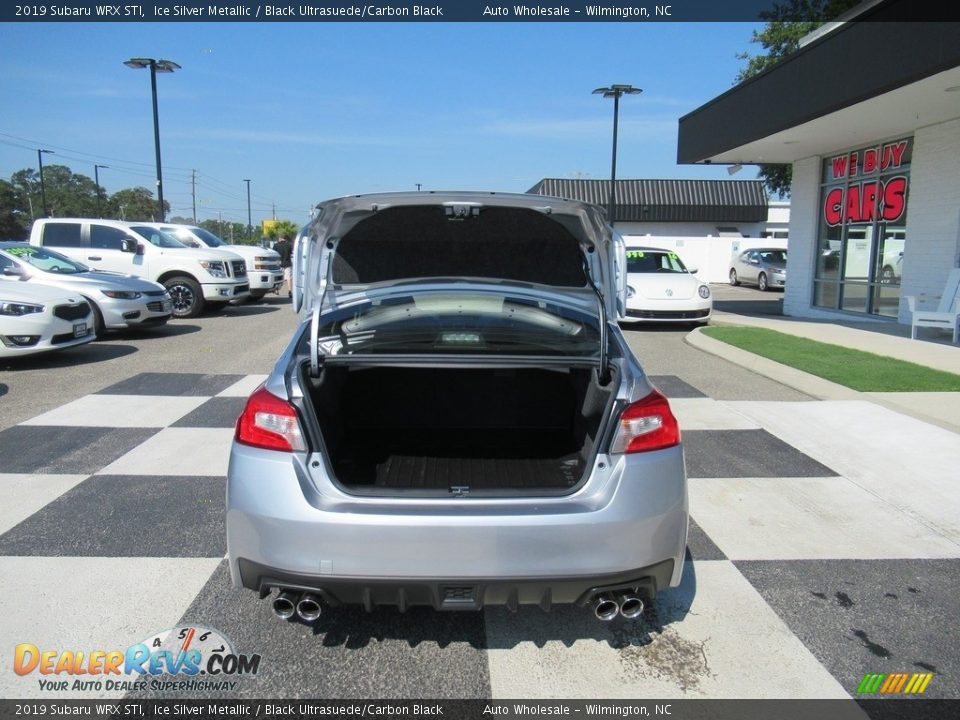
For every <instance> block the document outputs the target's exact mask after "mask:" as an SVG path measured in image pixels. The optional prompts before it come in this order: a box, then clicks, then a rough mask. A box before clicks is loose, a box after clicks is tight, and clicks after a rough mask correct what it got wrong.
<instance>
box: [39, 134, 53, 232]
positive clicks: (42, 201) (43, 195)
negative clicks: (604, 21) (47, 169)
mask: <svg viewBox="0 0 960 720" xmlns="http://www.w3.org/2000/svg"><path fill="white" fill-rule="evenodd" d="M44 153H49V154H50V155H54V154H55V153H54V152H53V150H40V149H39V148H37V164H38V165H39V166H40V204H41V205H42V207H41V208H40V212H42V213H43V214H44V216H45V217H50V213H49V212H48V211H47V189H46V188H45V187H44V186H43V156H44Z"/></svg>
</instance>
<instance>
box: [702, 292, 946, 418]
mask: <svg viewBox="0 0 960 720" xmlns="http://www.w3.org/2000/svg"><path fill="white" fill-rule="evenodd" d="M712 322H713V324H714V325H743V326H749V327H762V328H768V329H770V330H776V331H778V332H782V333H786V334H789V335H796V336H798V337H803V338H807V339H809V340H817V341H819V342H824V343H829V344H831V345H840V346H842V347H847V348H852V349H854V350H862V351H864V352H870V353H874V354H876V355H882V356H884V357H890V358H896V359H898V360H904V361H906V362H912V363H916V364H918V365H924V366H926V367H930V368H933V369H935V370H943V371H945V372H951V373H955V374H958V375H960V347H958V346H955V345H946V344H941V343H936V342H926V341H923V340H912V339H910V338H909V337H900V336H899V335H897V334H892V333H890V329H891V328H889V327H879V326H878V327H877V329H876V330H875V331H874V330H870V329H864V325H863V324H859V325H860V327H850V326H847V325H841V324H838V323H833V322H816V321H807V320H800V319H795V318H789V317H776V316H770V315H763V316H755V315H741V314H736V313H731V312H722V311H715V312H714V314H713V319H712ZM909 330H910V329H909V327H908V328H906V333H907V334H909ZM687 342H689V343H690V344H691V345H693V346H694V347H697V348H699V349H701V350H704V351H705V352H709V353H711V354H713V355H718V356H720V357H723V358H725V359H727V360H729V361H730V362H733V363H736V364H737V365H741V366H743V367H746V368H748V369H749V370H752V371H754V372H756V373H759V374H760V375H764V376H766V377H769V378H771V379H773V380H776V381H778V382H780V383H783V384H784V385H787V386H789V387H793V388H795V389H797V390H800V391H801V392H804V393H806V394H808V395H811V396H813V397H816V398H819V399H821V400H869V401H871V402H874V403H876V404H878V405H883V406H884V407H888V408H890V409H891V410H896V411H897V412H901V413H904V414H907V415H910V416H912V417H915V418H917V419H919V420H924V421H926V422H930V423H932V424H934V425H937V426H939V427H942V428H945V429H947V430H952V431H953V432H957V433H960V393H957V392H930V393H920V392H905V393H861V392H858V391H856V390H852V389H850V388H848V387H845V386H843V385H838V384H836V383H833V382H830V381H829V380H824V379H822V378H819V377H816V376H815V375H810V374H808V373H805V372H803V371H801V370H797V369H795V368H792V367H788V366H786V365H782V364H781V363H778V362H775V361H773V360H768V359H767V358H764V357H760V356H759V355H754V354H753V353H751V352H747V351H745V350H741V349H740V348H737V347H734V346H732V345H728V344H727V343H725V342H721V341H719V340H715V339H713V338H711V337H708V336H706V335H704V334H703V333H701V332H700V330H699V329H697V330H694V331H693V332H692V333H690V334H689V335H688V336H687Z"/></svg>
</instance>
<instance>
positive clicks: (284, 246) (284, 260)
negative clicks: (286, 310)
mask: <svg viewBox="0 0 960 720" xmlns="http://www.w3.org/2000/svg"><path fill="white" fill-rule="evenodd" d="M273 249H274V250H276V251H277V252H278V253H280V267H281V268H283V284H284V286H285V287H286V288H287V297H293V288H292V284H291V275H292V273H293V262H292V257H293V246H292V245H291V244H290V240H288V239H287V236H286V235H281V236H280V240H279V241H277V244H276V245H274V246H273Z"/></svg>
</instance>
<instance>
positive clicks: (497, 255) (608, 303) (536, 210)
mask: <svg viewBox="0 0 960 720" xmlns="http://www.w3.org/2000/svg"><path fill="white" fill-rule="evenodd" d="M317 211H318V213H317V216H316V217H315V219H314V221H313V222H312V223H311V224H310V225H308V226H307V227H306V228H304V229H303V231H302V232H301V233H300V235H299V236H298V237H297V241H296V244H295V248H294V253H293V264H294V268H293V275H294V307H295V308H296V309H297V310H298V311H299V312H300V313H301V315H302V316H309V315H312V316H313V322H312V326H313V327H312V331H311V345H312V347H311V356H312V364H313V366H314V368H313V369H314V372H316V371H317V365H318V363H319V362H320V358H321V356H322V354H323V353H322V348H321V347H320V346H319V345H318V344H317V343H318V342H319V324H320V315H321V314H322V313H326V312H327V311H330V310H334V309H337V308H342V307H344V306H346V305H354V304H358V303H361V302H363V301H365V300H371V299H378V298H379V299H382V298H383V297H384V296H387V295H390V294H392V293H393V291H395V290H398V289H399V290H401V291H402V292H411V291H412V288H413V287H414V286H420V287H422V288H424V289H425V290H427V289H431V288H436V287H437V286H438V285H450V284H451V283H456V282H466V283H469V284H471V285H475V284H487V285H489V284H508V285H510V286H514V287H516V288H517V289H518V290H519V289H520V288H523V289H525V291H526V292H527V293H529V294H531V296H532V297H534V298H536V297H537V296H542V297H545V298H548V299H549V300H551V301H554V300H555V301H557V302H558V303H559V304H564V303H566V304H567V305H569V306H572V307H576V308H577V310H578V312H587V313H589V314H591V315H593V316H594V317H595V319H596V325H597V328H598V330H599V334H598V338H597V341H598V345H599V347H598V351H599V352H598V360H597V362H598V366H599V368H600V371H601V373H605V372H606V370H605V369H606V353H607V323H608V321H611V320H615V319H616V318H617V317H618V315H619V314H621V313H622V312H623V308H624V304H625V299H626V275H625V272H624V270H625V267H626V262H625V254H624V248H623V242H622V239H621V238H620V237H619V236H618V235H615V234H613V233H612V232H611V230H610V228H609V227H608V226H607V225H606V224H605V222H604V218H603V215H602V211H601V210H600V209H599V208H597V207H595V206H592V205H588V204H585V203H581V202H574V201H569V200H561V199H556V198H544V197H541V196H535V195H509V194H507V195H504V194H496V193H397V194H381V195H365V196H356V197H348V198H341V199H338V200H331V201H328V202H326V203H323V204H321V205H320V206H318V208H317ZM377 301H378V302H379V301H380V300H377ZM414 309H416V308H415V307H414Z"/></svg>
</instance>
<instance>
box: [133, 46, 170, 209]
mask: <svg viewBox="0 0 960 720" xmlns="http://www.w3.org/2000/svg"><path fill="white" fill-rule="evenodd" d="M123 64H124V65H126V66H127V67H129V68H133V69H134V70H143V68H147V67H148V68H150V90H151V92H152V94H153V145H154V148H155V149H156V153H157V202H158V205H159V207H160V213H159V215H160V222H163V221H164V215H165V214H166V213H165V212H164V210H163V173H162V172H161V170H160V116H159V114H158V113H157V73H158V72H160V73H172V72H173V71H174V70H180V66H179V65H177V64H176V63H175V62H173V61H172V60H154V59H153V58H130V59H129V60H127V61H126V62H124V63H123Z"/></svg>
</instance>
